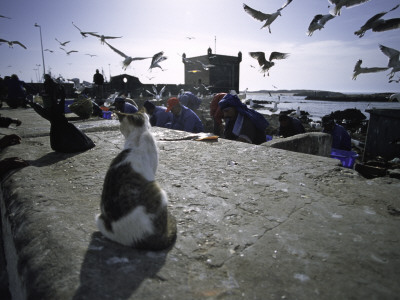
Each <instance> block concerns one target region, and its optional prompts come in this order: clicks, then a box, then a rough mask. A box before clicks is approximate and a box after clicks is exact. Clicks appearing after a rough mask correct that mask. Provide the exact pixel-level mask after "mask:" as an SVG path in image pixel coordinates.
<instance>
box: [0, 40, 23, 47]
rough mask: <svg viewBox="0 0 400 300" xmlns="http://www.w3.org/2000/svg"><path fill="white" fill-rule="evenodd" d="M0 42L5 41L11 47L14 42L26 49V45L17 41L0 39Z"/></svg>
mask: <svg viewBox="0 0 400 300" xmlns="http://www.w3.org/2000/svg"><path fill="white" fill-rule="evenodd" d="M0 43H7V44H8V46H9V47H10V48H13V46H14V44H17V45H20V46H21V47H22V48H24V49H26V46H25V45H24V44H22V43H21V42H18V41H7V40H3V39H0Z"/></svg>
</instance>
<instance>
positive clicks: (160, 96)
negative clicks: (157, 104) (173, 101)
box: [146, 85, 166, 100]
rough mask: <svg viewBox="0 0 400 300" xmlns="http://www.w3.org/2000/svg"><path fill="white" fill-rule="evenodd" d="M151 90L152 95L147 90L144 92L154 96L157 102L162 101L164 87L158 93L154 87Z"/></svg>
mask: <svg viewBox="0 0 400 300" xmlns="http://www.w3.org/2000/svg"><path fill="white" fill-rule="evenodd" d="M152 88H153V92H154V93H152V92H150V91H149V90H146V92H147V93H149V94H150V95H152V96H154V97H155V98H156V99H157V100H159V99H162V94H163V93H164V91H165V88H166V86H165V85H164V86H163V87H162V88H161V90H160V91H157V88H156V86H154V85H153V86H152Z"/></svg>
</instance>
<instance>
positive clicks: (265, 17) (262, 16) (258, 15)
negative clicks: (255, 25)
mask: <svg viewBox="0 0 400 300" xmlns="http://www.w3.org/2000/svg"><path fill="white" fill-rule="evenodd" d="M292 1H293V0H287V1H286V3H285V4H284V5H283V6H282V7H281V8H279V9H278V10H277V11H276V12H274V13H272V14H266V13H263V12H261V11H258V10H255V9H253V8H251V7H250V6H248V5H246V4H244V3H243V9H244V10H245V12H247V13H248V14H249V15H250V16H252V17H253V18H254V19H256V20H258V21H261V22H263V21H265V23H264V25H263V26H262V27H261V28H260V29H263V28H264V27H268V30H269V33H271V27H270V26H271V24H272V22H274V21H275V19H276V18H277V17H278V16H281V10H282V9H284V8H285V7H286V6H288V5H289V4H290V2H292Z"/></svg>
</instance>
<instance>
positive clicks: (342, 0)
mask: <svg viewBox="0 0 400 300" xmlns="http://www.w3.org/2000/svg"><path fill="white" fill-rule="evenodd" d="M292 1H293V0H287V1H286V2H285V3H284V4H283V6H282V7H280V8H279V9H278V10H276V11H275V12H273V13H270V14H268V13H264V12H261V11H258V10H256V9H254V8H251V7H250V6H248V5H246V4H245V3H243V9H244V11H245V12H246V13H248V14H249V15H250V16H252V17H253V18H255V19H256V20H258V21H261V22H265V23H264V24H263V26H262V27H261V28H260V29H263V28H265V27H267V28H268V30H269V33H271V24H272V23H273V22H274V21H275V20H276V19H277V18H278V17H279V16H282V14H281V12H282V10H283V9H284V8H285V7H287V6H288V5H289V4H290V3H291V2H292ZM328 1H329V2H330V4H332V5H334V7H333V9H331V10H330V11H329V13H328V14H317V15H315V16H314V18H313V19H312V21H311V22H310V24H309V26H308V31H307V35H308V36H312V35H313V33H314V32H315V31H316V30H322V29H323V28H324V27H325V24H326V23H327V22H328V21H329V20H332V19H334V18H335V17H337V16H340V13H341V9H342V8H343V7H346V8H350V7H353V6H357V5H360V4H363V3H365V2H368V1H370V0H328ZM399 6H400V4H398V5H396V6H395V7H393V8H392V9H390V10H388V11H384V12H381V13H378V14H376V15H374V16H373V17H371V18H370V19H368V20H367V21H366V22H365V24H364V25H362V26H361V28H360V29H359V30H357V31H355V32H354V34H355V35H356V36H358V37H360V38H362V37H363V36H364V34H365V33H366V31H368V30H372V31H374V32H383V31H387V30H393V29H397V28H400V18H392V19H383V17H384V16H385V15H386V14H387V13H389V12H391V11H394V10H396V9H397V8H398V7H399ZM330 7H331V6H328V8H330ZM379 47H380V49H381V51H382V52H383V54H385V55H386V56H387V57H388V58H389V62H388V65H387V67H373V68H365V67H361V64H362V60H361V59H360V60H358V61H357V63H356V65H355V67H354V71H353V80H355V79H356V78H357V76H358V75H359V74H363V73H375V72H382V71H386V70H388V69H390V68H391V69H392V70H391V72H390V73H389V74H388V76H389V82H398V81H397V80H393V79H392V78H393V76H394V74H395V73H396V72H398V71H400V60H399V51H398V50H396V49H393V48H389V47H386V46H383V45H379ZM249 55H250V56H251V57H252V58H255V59H256V60H257V62H258V64H259V66H260V72H261V73H264V76H265V74H267V75H268V76H269V69H270V68H271V67H272V66H274V65H275V63H274V62H273V61H272V60H274V59H275V60H281V59H285V58H287V57H288V56H289V53H282V52H277V51H273V52H271V54H270V57H269V60H267V59H266V56H265V53H264V52H261V51H256V52H249Z"/></svg>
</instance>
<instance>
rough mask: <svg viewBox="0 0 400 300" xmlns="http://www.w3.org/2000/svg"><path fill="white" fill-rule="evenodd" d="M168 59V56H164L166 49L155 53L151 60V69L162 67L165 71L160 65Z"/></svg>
mask: <svg viewBox="0 0 400 300" xmlns="http://www.w3.org/2000/svg"><path fill="white" fill-rule="evenodd" d="M166 59H167V56H164V51H161V52H158V53H156V54H154V55H153V58H152V60H151V64H150V68H149V70H152V69H154V68H160V69H161V70H162V71H164V69H163V68H161V66H160V65H159V63H160V62H162V61H164V60H166Z"/></svg>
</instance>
